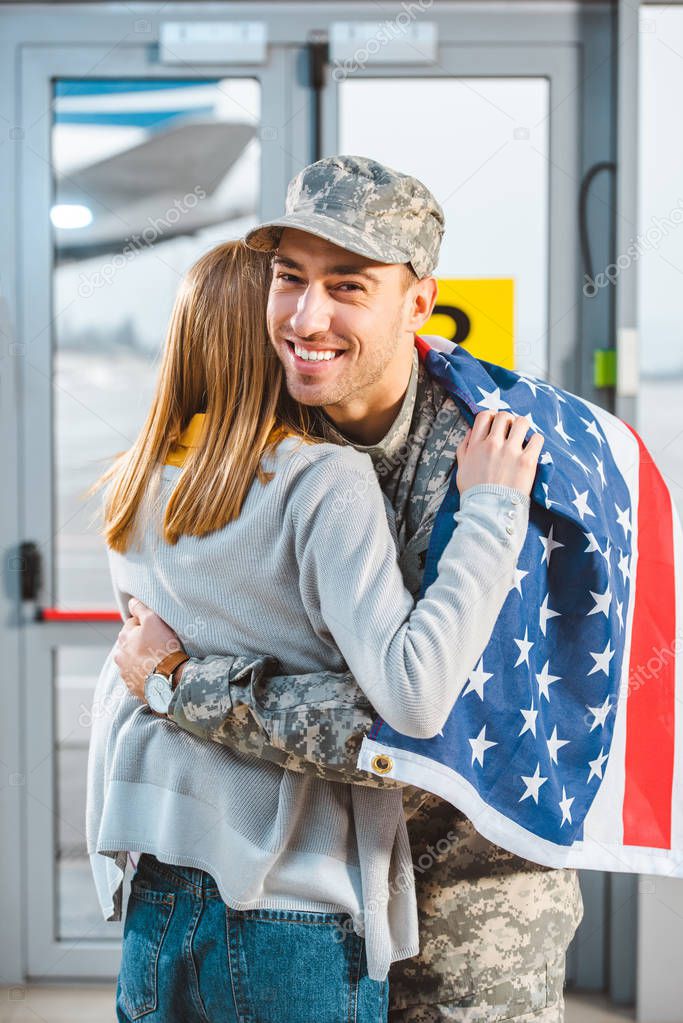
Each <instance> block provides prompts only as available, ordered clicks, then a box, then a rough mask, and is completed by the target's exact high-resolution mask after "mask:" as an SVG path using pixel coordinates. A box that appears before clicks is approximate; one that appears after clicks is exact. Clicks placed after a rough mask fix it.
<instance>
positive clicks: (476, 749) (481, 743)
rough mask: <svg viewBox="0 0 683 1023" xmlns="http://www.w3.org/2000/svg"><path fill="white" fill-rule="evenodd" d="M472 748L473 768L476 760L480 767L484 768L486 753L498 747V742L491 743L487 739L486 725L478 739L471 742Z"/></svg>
mask: <svg viewBox="0 0 683 1023" xmlns="http://www.w3.org/2000/svg"><path fill="white" fill-rule="evenodd" d="M469 743H470V746H471V747H472V766H474V761H475V760H476V761H477V763H478V764H479V766H480V767H483V766H484V753H486V750H487V749H490V748H491V746H497V745H498V743H497V742H491V741H490V740H489V739H487V738H486V725H484V727H483V728H482V730H481V732H480V733H479V735H478V736H477V738H476V739H470V740H469Z"/></svg>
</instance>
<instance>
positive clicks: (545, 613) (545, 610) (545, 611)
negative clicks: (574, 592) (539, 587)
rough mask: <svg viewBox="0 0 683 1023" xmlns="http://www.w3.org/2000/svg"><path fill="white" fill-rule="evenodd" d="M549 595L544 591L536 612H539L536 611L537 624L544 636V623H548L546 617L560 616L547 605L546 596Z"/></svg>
mask: <svg viewBox="0 0 683 1023" xmlns="http://www.w3.org/2000/svg"><path fill="white" fill-rule="evenodd" d="M549 596H550V594H549V593H546V595H545V597H544V598H543V603H542V604H541V606H540V608H539V609H538V612H539V613H538V624H539V626H540V629H541V632H542V633H543V635H544V636H545V630H546V625H547V624H548V619H549V618H560V617H561V615H560V612H559V611H553V610H552V608H550V607H548V597H549Z"/></svg>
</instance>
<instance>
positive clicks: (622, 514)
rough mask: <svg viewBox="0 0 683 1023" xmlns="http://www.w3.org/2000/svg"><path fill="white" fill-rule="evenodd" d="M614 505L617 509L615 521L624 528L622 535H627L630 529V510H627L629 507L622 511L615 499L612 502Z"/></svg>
mask: <svg viewBox="0 0 683 1023" xmlns="http://www.w3.org/2000/svg"><path fill="white" fill-rule="evenodd" d="M614 507H615V508H616V510H617V522H618V523H619V525H620V526H621V528H622V529H623V530H624V537H628V534H629V532H630V529H631V515H630V512H629V509H628V508H624V509H623V511H622V509H621V508H620V507H619V505H618V504H617V503H616V501H615V502H614Z"/></svg>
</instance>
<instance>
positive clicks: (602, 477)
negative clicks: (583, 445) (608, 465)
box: [593, 452, 607, 489]
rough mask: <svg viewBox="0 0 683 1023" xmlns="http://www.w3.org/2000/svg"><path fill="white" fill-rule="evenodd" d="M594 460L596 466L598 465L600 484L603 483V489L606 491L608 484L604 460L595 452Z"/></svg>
mask: <svg viewBox="0 0 683 1023" xmlns="http://www.w3.org/2000/svg"><path fill="white" fill-rule="evenodd" d="M593 458H594V459H595V464H596V466H597V470H598V476H599V477H600V482H601V483H602V486H603V489H604V488H605V485H606V484H607V480H606V479H605V467H604V465H603V464H602V459H601V458H598V456H597V455H596V454H595V452H593Z"/></svg>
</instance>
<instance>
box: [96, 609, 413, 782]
mask: <svg viewBox="0 0 683 1023" xmlns="http://www.w3.org/2000/svg"><path fill="white" fill-rule="evenodd" d="M129 610H130V611H131V614H132V615H133V618H129V619H128V621H127V622H126V624H125V625H124V627H123V629H122V630H121V632H120V633H119V638H118V641H117V645H116V650H115V653H114V660H115V662H116V665H117V667H118V669H119V672H120V674H121V677H122V679H123V681H124V683H125V684H126V686H127V687H128V689H129V690H130V692H131V693H132V694H133V695H134V696H136V697H137V698H138V699H142V700H144V679H145V677H146V675H147V674H148V673H149V671H151V670H152V668H153V667H154V665H155V664H156V663H157V662H158V661H159V659H160V657H161V656H163V655H164V654H166V653H168V652H169V651H170V650H179V649H182V645H181V643H180V640H179V639H178V637H177V635H176V634H175V632H173V630H172V629H171V628H169V626H168V625H166V623H165V622H163V621H162V619H161V618H159V617H158V615H156V614H154V612H153V611H152V610H151V609H150V608H147V607H146V606H145V605H144V604H142V603H141V602H140V601H137V600H131V602H130V605H129ZM277 667H278V662H277V660H276V659H275V658H273V657H267V656H264V657H259V658H249V657H233V656H229V655H225V656H221V655H214V656H211V657H206V658H204V659H197V658H191V659H190V660H189V661H186V662H185V663H184V664H183V665H181V667H180V669H179V670H178V673H177V674H178V675H179V676H180V682H179V683H178V685H177V686H176V689H175V692H174V694H173V699H172V701H171V705H170V707H169V714H168V716H169V718H170V719H171V720H172V721H173V722H174V723H175V724H176V725H178V726H179V727H181V728H184V729H185V730H186V731H189V732H192V734H193V735H196V736H198V737H199V738H202V739H206V740H208V741H211V742H217V743H220V744H221V745H224V746H230V747H231V748H232V749H234V750H237V751H238V752H241V753H248V754H251V755H252V756H258V757H260V758H261V759H263V760H268V761H270V762H271V763H277V764H279V765H281V766H282V767H286V768H287V769H288V770H292V771H298V772H300V773H306V774H314V775H316V776H317V777H321V778H326V779H328V780H331V781H341V782H351V783H354V784H359V785H369V786H371V787H373V788H396V787H398V788H408V787H409V786H405V785H404V783H402V782H398V781H396V780H394V779H388V778H383V777H381V776H380V775H371V774H368V773H367V772H365V771H360V770H358V769H357V768H356V760H357V757H358V750H359V749H360V744H361V742H362V740H363V736H364V735H365V734H366V733H367V732H368V731H369V730H370V728H371V727H372V723H373V721H374V720H375V718H376V714H375V712H374V710H373V708H372V706H371V704H370V702H369V701H368V698H367V697H366V696H365V694H364V693H363V691H362V690H361V689H360V687H359V686H358V685H357V684H356V682H355V680H354V678H353V676H352V675H351V674H350V673H349V672H346V673H344V674H334V673H332V672H328V671H320V672H314V673H311V674H307V675H291V676H290V675H273V674H272V672H274V671H276V670H277ZM176 677H177V676H176Z"/></svg>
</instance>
